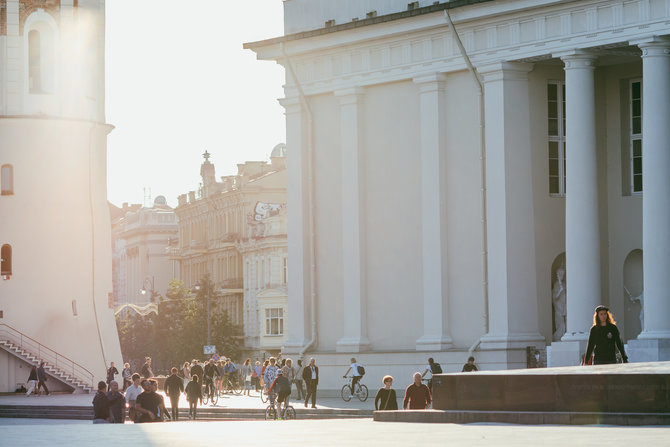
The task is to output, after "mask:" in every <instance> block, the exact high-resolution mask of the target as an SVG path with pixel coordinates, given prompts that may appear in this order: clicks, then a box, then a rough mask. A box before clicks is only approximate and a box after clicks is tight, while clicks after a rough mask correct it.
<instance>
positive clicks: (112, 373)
mask: <svg viewBox="0 0 670 447" xmlns="http://www.w3.org/2000/svg"><path fill="white" fill-rule="evenodd" d="M118 373H119V370H118V369H116V366H114V362H111V363H110V364H109V368H107V388H109V384H110V383H112V382H113V381H114V380H116V375H117V374H118Z"/></svg>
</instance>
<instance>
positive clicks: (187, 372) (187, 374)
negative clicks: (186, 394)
mask: <svg viewBox="0 0 670 447" xmlns="http://www.w3.org/2000/svg"><path fill="white" fill-rule="evenodd" d="M181 374H182V376H184V389H186V385H188V383H189V382H190V381H191V364H190V363H189V362H184V366H182V367H181Z"/></svg>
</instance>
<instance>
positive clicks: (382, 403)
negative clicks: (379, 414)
mask: <svg viewBox="0 0 670 447" xmlns="http://www.w3.org/2000/svg"><path fill="white" fill-rule="evenodd" d="M382 383H383V384H384V386H383V387H381V388H379V390H378V391H377V395H376V396H375V410H397V409H398V398H397V397H396V395H395V390H394V389H393V388H391V385H393V376H384V378H383V379H382Z"/></svg>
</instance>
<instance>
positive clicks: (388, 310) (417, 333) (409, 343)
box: [363, 80, 423, 350]
mask: <svg viewBox="0 0 670 447" xmlns="http://www.w3.org/2000/svg"><path fill="white" fill-rule="evenodd" d="M364 108H365V112H364V113H365V117H364V132H365V136H364V138H365V139H364V145H365V168H364V169H365V170H364V172H365V174H364V183H363V188H364V194H365V212H366V215H365V221H366V224H367V226H366V238H367V239H366V241H364V242H365V243H366V249H367V279H368V284H367V305H368V311H367V316H368V329H369V330H368V338H369V340H370V344H371V346H372V348H373V349H374V350H389V349H392V350H395V349H410V348H413V347H414V346H415V343H416V340H417V339H418V338H419V337H421V335H423V282H422V274H421V272H422V265H421V258H422V255H421V220H420V216H421V182H419V181H418V179H417V176H418V175H420V171H421V159H420V156H419V153H420V145H419V140H418V136H419V118H418V117H419V101H418V88H417V86H416V85H415V84H413V83H412V82H411V80H409V81H405V82H397V83H391V84H384V85H377V86H373V87H370V88H367V89H366V93H365V106H364ZM391 334H393V336H391Z"/></svg>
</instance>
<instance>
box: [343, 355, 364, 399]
mask: <svg viewBox="0 0 670 447" xmlns="http://www.w3.org/2000/svg"><path fill="white" fill-rule="evenodd" d="M360 366H361V365H360V364H359V363H356V359H355V358H353V357H352V358H351V364H350V365H349V369H347V372H345V373H344V376H343V377H344V378H346V377H347V374H349V371H351V375H352V379H351V394H352V395H353V394H356V384H357V383H358V382H359V381H360V380H361V377H363V374H361V368H360Z"/></svg>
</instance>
